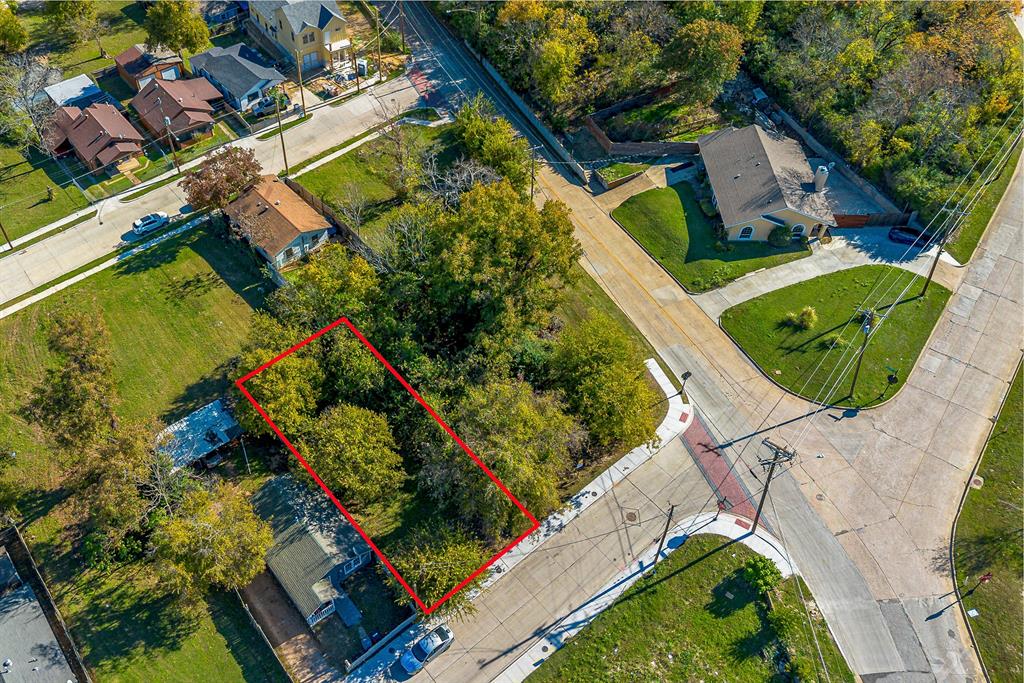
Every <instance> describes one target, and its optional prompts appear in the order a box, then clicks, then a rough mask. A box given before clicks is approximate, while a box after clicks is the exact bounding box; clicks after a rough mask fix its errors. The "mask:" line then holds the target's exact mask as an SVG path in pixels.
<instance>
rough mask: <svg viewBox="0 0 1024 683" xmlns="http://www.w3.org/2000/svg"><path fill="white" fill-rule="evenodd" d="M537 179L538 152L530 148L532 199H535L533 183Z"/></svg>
mask: <svg viewBox="0 0 1024 683" xmlns="http://www.w3.org/2000/svg"><path fill="white" fill-rule="evenodd" d="M536 179H537V152H536V150H534V148H533V147H531V148H530V201H531V202H532V201H533V185H534V183H535V182H536Z"/></svg>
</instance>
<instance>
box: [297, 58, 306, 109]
mask: <svg viewBox="0 0 1024 683" xmlns="http://www.w3.org/2000/svg"><path fill="white" fill-rule="evenodd" d="M295 66H297V67H298V69H299V101H300V102H302V115H303V116H305V115H306V93H305V91H304V90H303V89H302V55H300V54H299V51H298V50H295Z"/></svg>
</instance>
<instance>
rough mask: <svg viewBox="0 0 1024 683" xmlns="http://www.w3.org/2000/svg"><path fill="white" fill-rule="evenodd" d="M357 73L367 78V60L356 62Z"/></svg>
mask: <svg viewBox="0 0 1024 683" xmlns="http://www.w3.org/2000/svg"><path fill="white" fill-rule="evenodd" d="M356 71H357V72H358V73H359V75H360V76H361V77H363V78H366V60H365V59H362V58H360V59H357V60H356Z"/></svg>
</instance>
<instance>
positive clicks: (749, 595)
mask: <svg viewBox="0 0 1024 683" xmlns="http://www.w3.org/2000/svg"><path fill="white" fill-rule="evenodd" d="M755 598H756V596H755V595H754V592H753V591H752V590H751V588H750V584H748V583H747V580H746V579H744V578H743V570H742V569H736V570H735V571H733V572H732V573H731V574H729V575H728V576H726V577H725V578H724V579H722V580H721V581H719V582H718V584H717V585H716V586H715V587H714V588H712V589H711V600H710V601H708V603H707V604H706V605H705V606H704V609H705V610H706V611H707V612H708V614H711V615H712V616H714V617H717V618H718V619H725V618H727V617H729V616H731V615H732V614H734V613H735V612H738V611H739V610H741V609H743V608H744V607H746V606H747V605H749V604H750V603H752V602H754V600H755Z"/></svg>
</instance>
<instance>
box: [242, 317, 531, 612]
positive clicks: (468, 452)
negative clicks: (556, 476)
mask: <svg viewBox="0 0 1024 683" xmlns="http://www.w3.org/2000/svg"><path fill="white" fill-rule="evenodd" d="M340 326H345V327H347V328H348V329H349V330H350V331H351V332H352V334H354V335H355V336H356V338H357V339H359V341H360V342H362V343H363V345H364V346H365V347H366V348H367V349H369V350H370V352H371V353H372V354H373V355H374V356H375V357H376V358H377V360H378V361H380V362H381V364H383V365H384V367H385V368H387V369H388V372H390V373H391V374H392V375H393V376H394V377H395V379H397V380H398V381H399V383H400V384H401V385H402V386H403V387H404V388H405V390H406V391H408V392H409V394H410V395H412V397H413V398H414V399H416V402H417V403H419V404H420V405H421V406H423V408H424V409H425V410H426V411H427V412H428V413H429V414H430V416H431V417H432V418H434V420H435V421H436V422H437V424H438V425H440V426H441V428H442V429H443V430H444V431H445V432H447V434H448V436H450V437H451V438H452V439H453V440H454V441H455V443H457V444H458V445H459V447H460V448H461V449H462V450H463V451H465V453H466V455H468V456H469V457H470V458H472V459H473V462H475V463H476V464H477V465H479V466H480V469H482V470H483V471H484V473H485V474H486V475H487V476H488V477H489V478H490V479H491V481H493V482H494V484H495V486H497V487H498V488H499V489H500V490H501V492H502V493H504V494H505V495H506V496H507V497H508V499H509V500H511V501H512V503H513V504H515V506H516V507H517V508H518V509H519V511H520V512H522V513H523V515H525V516H526V518H527V519H528V520H530V528H529V529H527V530H526V531H525V532H523V533H522V534H520V535H519V536H518V537H517V538H516V539H515V540H513V541H512V542H511V543H509V544H508V545H506V546H505V547H504V548H502V549H501V550H499V551H498V552H497V553H496V554H495V555H494V556H493V557H491V559H489V560H487V562H485V563H484V564H482V565H480V567H478V568H477V569H476V570H475V571H474V572H473V573H472V574H470V575H469V576H467V577H466V578H465V579H463V580H462V581H461V582H460V583H459V584H458V585H457V586H455V588H452V589H451V590H450V591H448V592H447V593H445V594H444V595H443V596H442V597H441V598H440V599H439V600H438V601H437V602H435V603H434V604H432V605H429V606H428V605H427V604H426V603H424V602H423V600H421V599H420V597H419V596H418V595H416V591H414V590H413V589H412V588H411V587H410V586H409V584H408V583H407V582H406V581H405V579H404V578H402V575H401V574H399V573H398V570H396V569H395V568H394V566H393V565H392V564H391V562H390V561H389V560H388V558H387V556H385V555H384V553H383V552H381V550H380V548H378V547H377V544H376V543H374V542H373V539H371V538H370V537H369V535H367V533H366V532H365V531H363V528H362V527H361V526H359V523H358V522H356V520H355V518H354V517H352V515H351V514H350V513H349V511H348V510H346V509H345V506H343V505H342V504H341V503H340V502H339V501H338V499H337V498H335V496H334V494H333V493H332V492H331V490H330V489H329V488H327V485H326V484H324V482H323V481H322V480H321V479H320V477H319V476H318V475H317V473H316V472H315V471H314V470H313V468H312V467H310V466H309V463H307V462H306V459H305V458H303V457H302V455H301V454H300V453H299V451H298V450H297V449H296V448H295V446H293V445H292V443H291V441H289V440H288V437H286V436H285V435H284V433H283V432H282V431H281V430H280V428H278V426H277V425H276V424H274V421H273V420H271V419H270V416H269V415H267V411H265V410H264V409H263V406H261V405H260V404H259V403H258V402H257V401H256V399H255V398H253V397H252V394H250V393H249V390H248V389H246V388H245V383H246V382H247V381H249V380H250V379H252V378H253V377H255V376H256V375H258V374H260V373H261V372H263V371H264V370H266V369H267V368H269V367H270V366H271V365H273V364H274V363H277V362H278V361H280V360H282V359H283V358H286V357H288V356H289V355H291V354H293V353H295V352H296V351H298V350H299V349H301V348H302V347H304V346H306V345H307V344H309V343H310V342H312V341H314V340H316V339H319V338H320V337H322V336H323V335H325V334H327V333H328V332H330V331H331V330H333V329H335V328H337V327H340ZM235 386H236V387H238V390H239V391H241V392H242V394H244V395H245V397H246V398H247V399H249V402H250V403H252V405H253V407H255V408H256V412H258V413H259V414H260V415H261V416H262V417H263V419H264V420H266V422H267V424H268V425H270V428H271V429H272V430H274V433H275V434H277V436H278V438H279V439H281V442H282V443H284V445H285V446H287V448H288V450H289V451H291V452H292V455H294V456H295V457H296V458H297V459H298V461H299V463H300V464H301V465H302V466H303V467H304V468H305V470H306V471H307V472H309V475H310V476H311V477H313V480H314V481H315V482H316V483H317V484H319V485H320V488H322V489H323V491H324V493H325V494H327V497H328V498H330V500H331V502H332V503H334V505H335V507H337V508H338V510H340V511H341V514H342V515H344V516H345V519H347V520H348V522H349V524H351V525H352V526H353V527H354V528H355V530H356V531H358V532H359V535H360V536H362V538H363V540H364V541H366V543H367V545H369V546H370V548H372V549H373V552H374V553H375V554H376V555H377V557H378V558H380V561H381V562H383V563H384V566H385V567H387V568H388V571H390V572H391V574H392V575H394V577H395V578H396V579H397V580H398V582H399V583H400V584H401V585H402V587H403V588H404V589H405V590H406V592H408V593H409V595H410V596H412V599H413V601H415V603H416V604H417V605H418V606H419V608H420V609H421V610H423V613H424V614H430V613H431V612H433V611H434V610H436V609H437V608H438V607H440V606H441V605H442V604H444V603H445V602H446V601H447V600H448V599H449V598H451V597H452V596H453V595H455V594H456V593H458V592H459V591H460V590H462V589H463V588H464V587H465V586H466V585H467V584H468V583H469V582H470V581H472V580H473V579H475V578H476V577H478V576H480V574H482V573H483V572H484V571H485V570H487V568H488V567H490V566H491V565H492V564H494V563H495V562H497V561H498V560H499V559H501V557H502V556H504V555H505V554H506V553H508V552H509V551H510V550H512V548H514V547H515V546H516V545H517V544H518V543H519V542H520V541H522V540H523V539H524V538H526V537H527V536H529V535H530V534H531V533H533V532H534V531H536V530H537V528H538V527H540V522H539V521H537V518H536V517H534V516H533V515H532V514H530V511H529V510H527V509H526V507H525V506H524V505H523V504H522V503H520V502H519V500H518V499H517V498H516V497H515V496H513V495H512V493H511V492H510V491H509V490H508V488H507V487H506V486H505V485H504V484H503V483H501V480H500V479H498V477H497V475H495V474H494V472H492V471H491V470H490V468H488V467H487V465H485V464H484V462H483V461H482V460H481V459H480V458H479V457H478V456H477V455H476V453H474V452H473V450H472V449H471V448H470V447H469V446H468V445H466V443H465V442H464V441H463V440H462V439H460V438H459V435H458V434H456V433H455V431H454V430H453V429H452V428H451V427H449V426H448V423H446V422H445V421H444V420H442V419H441V416H440V415H438V414H437V413H436V412H435V411H434V409H433V408H431V407H430V405H429V404H428V403H427V402H426V401H424V400H423V397H422V396H420V395H419V393H418V392H417V391H416V390H415V389H413V388H412V386H410V384H409V383H408V382H407V381H405V378H404V377H402V375H401V374H399V372H398V371H397V370H395V368H393V367H392V366H391V363H389V362H388V361H387V359H385V358H384V356H382V355H381V354H380V351H378V350H377V349H376V348H375V347H374V346H373V344H371V343H370V342H369V341H368V340H367V339H366V337H364V336H363V334H362V332H360V331H359V330H358V329H356V326H355V325H353V324H352V323H351V322H350V321H349V319H348V318H345V317H341V318H338V319H337V320H335V321H334V322H333V323H331V324H330V325H328V326H327V327H325V328H323V329H322V330H320V331H319V332H317V333H315V334H313V335H311V336H309V337H307V338H306V339H303V340H302V341H300V342H299V343H298V344H296V345H295V346H293V347H291V348H290V349H288V350H287V351H284V352H282V353H279V354H278V355H277V356H275V357H274V358H272V359H270V360H269V361H267V362H266V363H264V364H263V365H261V366H259V367H258V368H256V369H255V370H253V371H252V372H249V373H248V374H246V375H245V376H243V377H241V378H239V379H237V380H235Z"/></svg>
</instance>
